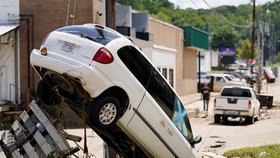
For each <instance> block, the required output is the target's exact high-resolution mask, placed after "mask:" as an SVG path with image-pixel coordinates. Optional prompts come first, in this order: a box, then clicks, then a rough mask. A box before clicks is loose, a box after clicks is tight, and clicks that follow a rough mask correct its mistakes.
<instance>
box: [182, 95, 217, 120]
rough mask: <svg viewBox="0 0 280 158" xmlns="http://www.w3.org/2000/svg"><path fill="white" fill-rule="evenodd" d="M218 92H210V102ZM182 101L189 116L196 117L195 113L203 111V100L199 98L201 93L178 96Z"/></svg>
mask: <svg viewBox="0 0 280 158" xmlns="http://www.w3.org/2000/svg"><path fill="white" fill-rule="evenodd" d="M218 95H219V93H218V92H211V98H210V101H211V102H212V101H213V100H214V98H215V97H216V96H218ZM180 98H181V100H182V103H183V105H184V107H185V109H186V110H187V113H188V115H189V117H197V115H198V114H199V113H200V112H202V111H203V106H202V105H203V102H202V100H201V99H200V98H201V93H193V94H189V95H185V96H180ZM209 106H211V103H209ZM209 111H210V113H208V114H209V115H211V114H212V112H211V107H209Z"/></svg>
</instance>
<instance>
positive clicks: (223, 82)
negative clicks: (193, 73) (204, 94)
mask: <svg viewBox="0 0 280 158" xmlns="http://www.w3.org/2000/svg"><path fill="white" fill-rule="evenodd" d="M209 76H212V77H211V78H212V79H213V91H214V92H220V91H221V89H222V88H223V87H224V86H242V83H241V82H236V81H232V80H231V79H230V78H229V77H228V76H227V75H226V74H210V75H209Z"/></svg>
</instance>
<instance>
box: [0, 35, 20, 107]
mask: <svg viewBox="0 0 280 158" xmlns="http://www.w3.org/2000/svg"><path fill="white" fill-rule="evenodd" d="M8 36H14V38H13V39H10V40H8V42H9V44H3V43H1V44H0V103H4V102H6V101H13V102H14V101H15V87H14V85H15V82H16V79H15V73H17V72H16V67H15V62H16V61H15V56H16V54H15V52H16V47H15V39H16V37H15V31H11V32H9V33H8V34H6V35H3V36H1V39H5V38H8Z"/></svg>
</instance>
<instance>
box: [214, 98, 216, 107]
mask: <svg viewBox="0 0 280 158" xmlns="http://www.w3.org/2000/svg"><path fill="white" fill-rule="evenodd" d="M214 107H216V98H215V99H214Z"/></svg>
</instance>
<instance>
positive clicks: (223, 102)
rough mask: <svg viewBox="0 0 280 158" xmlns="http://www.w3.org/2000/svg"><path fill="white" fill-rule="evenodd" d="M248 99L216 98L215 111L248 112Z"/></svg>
mask: <svg viewBox="0 0 280 158" xmlns="http://www.w3.org/2000/svg"><path fill="white" fill-rule="evenodd" d="M248 104H249V98H244V97H217V98H216V109H224V110H248Z"/></svg>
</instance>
